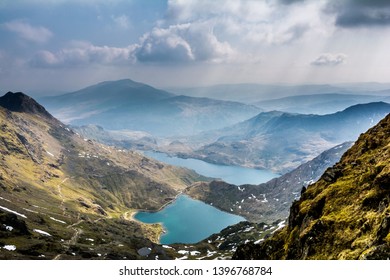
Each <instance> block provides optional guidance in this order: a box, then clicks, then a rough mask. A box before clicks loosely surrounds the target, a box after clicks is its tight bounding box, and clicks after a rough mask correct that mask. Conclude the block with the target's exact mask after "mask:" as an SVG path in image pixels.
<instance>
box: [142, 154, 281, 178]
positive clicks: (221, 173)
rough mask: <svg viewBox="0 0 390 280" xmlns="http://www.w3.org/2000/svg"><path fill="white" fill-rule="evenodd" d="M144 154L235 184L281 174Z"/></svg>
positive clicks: (164, 155) (163, 155)
mask: <svg viewBox="0 0 390 280" xmlns="http://www.w3.org/2000/svg"><path fill="white" fill-rule="evenodd" d="M144 154H145V155H146V156H149V157H151V158H154V159H156V160H159V161H161V162H165V163H168V164H171V165H176V166H182V167H186V168H189V169H193V170H195V171H196V172H197V173H199V174H201V175H204V176H207V177H212V178H218V179H222V180H223V181H225V182H227V183H230V184H235V185H243V184H255V185H257V184H261V183H265V182H268V181H269V180H271V179H273V178H275V177H278V176H279V174H275V173H273V172H271V171H268V170H258V169H252V168H245V167H240V166H227V165H219V164H212V163H208V162H205V161H202V160H198V159H192V158H189V159H182V158H178V157H170V156H168V155H166V154H164V153H157V152H151V151H147V152H144Z"/></svg>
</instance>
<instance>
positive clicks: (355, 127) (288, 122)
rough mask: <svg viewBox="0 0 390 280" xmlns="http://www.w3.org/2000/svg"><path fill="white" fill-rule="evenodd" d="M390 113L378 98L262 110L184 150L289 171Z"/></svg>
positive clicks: (211, 158) (215, 160)
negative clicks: (325, 110) (301, 109)
mask: <svg viewBox="0 0 390 280" xmlns="http://www.w3.org/2000/svg"><path fill="white" fill-rule="evenodd" d="M389 112H390V104H387V103H384V102H374V103H368V104H359V105H354V106H351V107H349V108H347V109H345V110H343V111H341V112H337V113H334V114H328V115H304V114H291V113H283V112H277V111H276V112H266V113H260V114H259V115H257V116H256V117H253V118H251V119H249V120H247V121H244V122H241V123H239V124H236V125H233V126H230V127H226V128H224V129H222V130H216V131H212V132H207V133H203V134H200V135H198V136H197V137H192V138H191V139H190V140H189V141H197V142H198V143H199V142H202V140H201V139H202V138H203V139H204V140H203V141H204V142H206V141H211V143H210V142H209V143H210V144H207V145H204V146H203V147H201V148H197V149H195V150H194V151H193V152H191V153H185V152H182V153H180V152H179V153H178V154H179V155H180V156H181V157H192V158H198V159H202V160H205V161H208V162H212V163H219V164H226V165H241V166H247V167H256V168H261V169H271V170H273V171H275V172H280V173H285V172H288V171H291V170H292V169H294V168H296V167H297V166H299V165H300V164H302V163H304V162H306V161H308V160H311V159H312V158H314V157H315V156H317V155H318V154H320V153H321V152H323V151H324V150H326V149H329V148H331V147H333V146H335V145H337V144H339V143H342V142H345V141H353V140H355V139H356V138H357V137H358V136H359V134H360V133H362V132H364V131H365V130H367V129H368V128H369V127H371V126H373V125H374V124H376V123H377V122H378V121H379V120H380V119H382V118H383V117H384V116H385V115H386V114H388V113H389ZM212 139H214V140H212Z"/></svg>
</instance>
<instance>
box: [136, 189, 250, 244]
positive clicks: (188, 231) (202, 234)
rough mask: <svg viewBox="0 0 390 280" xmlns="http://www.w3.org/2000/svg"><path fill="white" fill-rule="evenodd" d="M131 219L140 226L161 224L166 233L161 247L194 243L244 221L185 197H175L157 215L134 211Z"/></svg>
mask: <svg viewBox="0 0 390 280" xmlns="http://www.w3.org/2000/svg"><path fill="white" fill-rule="evenodd" d="M134 218H136V219H137V220H139V221H141V222H144V223H162V224H163V226H164V228H165V231H166V233H165V234H163V235H162V236H161V239H160V243H161V244H172V243H196V242H198V241H200V240H203V239H205V238H207V237H208V236H210V235H211V234H213V233H218V232H220V231H221V230H222V229H224V228H226V227H227V226H229V225H233V224H236V223H239V222H240V221H245V219H244V218H242V217H240V216H237V215H232V214H229V213H226V212H223V211H220V210H219V209H217V208H215V207H212V206H210V205H208V204H206V203H203V202H201V201H198V200H194V199H192V198H190V197H188V196H186V195H180V196H178V197H177V199H176V200H175V201H173V202H172V203H171V204H169V205H168V206H166V207H165V208H164V209H162V210H161V211H159V212H155V213H152V212H138V213H137V214H136V215H135V216H134Z"/></svg>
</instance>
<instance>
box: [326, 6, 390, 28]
mask: <svg viewBox="0 0 390 280" xmlns="http://www.w3.org/2000/svg"><path fill="white" fill-rule="evenodd" d="M326 11H328V12H330V13H334V14H335V15H336V21H335V24H336V25H337V26H339V27H344V28H358V27H378V26H390V1H388V0H370V1H368V0H345V1H336V0H329V3H328V6H327V9H326Z"/></svg>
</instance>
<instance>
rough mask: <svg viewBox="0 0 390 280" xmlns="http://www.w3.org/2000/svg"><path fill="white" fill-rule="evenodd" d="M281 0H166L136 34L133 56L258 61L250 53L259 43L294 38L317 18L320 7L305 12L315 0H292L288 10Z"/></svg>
mask: <svg viewBox="0 0 390 280" xmlns="http://www.w3.org/2000/svg"><path fill="white" fill-rule="evenodd" d="M284 2H285V3H284V4H287V2H300V1H292V0H290V1H284ZM279 4H280V3H279V0H272V1H257V0H246V1H236V0H223V1H222V0H216V1H208V0H186V1H183V0H169V1H168V7H167V14H166V17H165V18H164V20H161V21H159V23H158V25H157V26H156V27H155V28H154V29H153V30H152V31H151V32H148V33H146V34H145V35H144V36H143V37H142V38H141V39H140V42H139V46H138V48H137V50H136V51H135V57H136V58H137V60H138V61H139V62H173V63H177V62H191V61H202V62H214V63H219V62H239V61H240V60H241V61H242V62H244V61H245V62H248V60H252V61H253V60H255V61H256V62H258V61H259V58H253V57H255V54H254V52H257V49H259V47H264V46H265V47H272V46H274V45H285V44H290V43H293V42H295V41H297V40H299V39H301V38H302V37H304V36H305V34H306V33H307V32H309V31H310V30H312V29H313V28H312V27H313V25H315V24H316V23H317V22H316V21H318V20H317V19H316V18H318V17H317V13H319V12H320V11H319V9H317V10H316V11H317V13H315V14H314V15H311V16H310V17H306V18H305V16H306V15H308V14H310V12H312V11H314V10H315V9H316V7H317V6H318V4H317V3H315V4H311V5H307V6H304V5H297V6H296V5H293V6H295V7H294V9H293V10H292V11H291V9H289V8H286V7H285V6H286V5H284V4H283V5H279ZM313 7H314V8H313ZM302 15H304V16H302ZM313 19H314V20H313ZM253 51H254V52H253Z"/></svg>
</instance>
